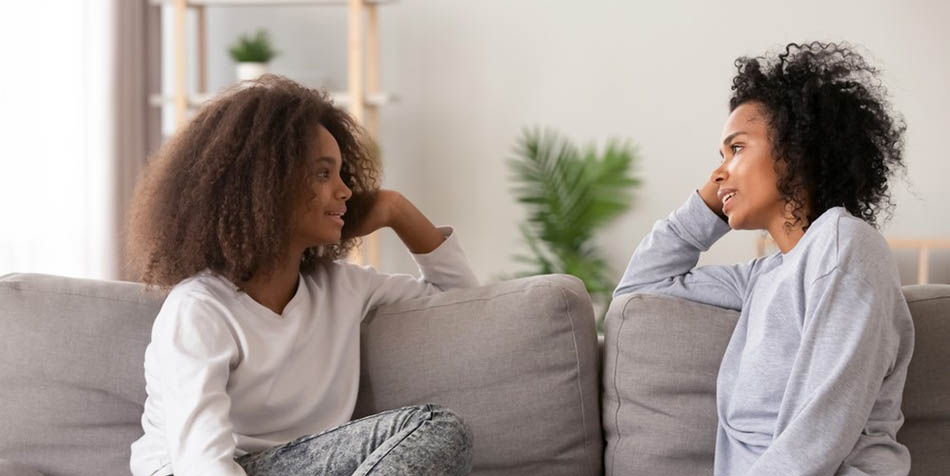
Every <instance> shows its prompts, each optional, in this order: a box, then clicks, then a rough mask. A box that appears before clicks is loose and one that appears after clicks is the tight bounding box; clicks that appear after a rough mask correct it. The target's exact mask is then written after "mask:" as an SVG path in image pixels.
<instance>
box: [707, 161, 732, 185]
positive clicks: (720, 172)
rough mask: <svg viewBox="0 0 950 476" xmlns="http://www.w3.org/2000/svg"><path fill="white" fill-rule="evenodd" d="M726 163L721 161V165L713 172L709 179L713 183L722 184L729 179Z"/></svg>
mask: <svg viewBox="0 0 950 476" xmlns="http://www.w3.org/2000/svg"><path fill="white" fill-rule="evenodd" d="M726 162H727V161H725V160H723V161H722V163H721V164H719V167H716V170H713V172H712V177H711V178H712V181H713V182H714V183H717V184H722V183H723V182H725V181H726V179H727V178H728V177H729V172H728V171H727V170H726Z"/></svg>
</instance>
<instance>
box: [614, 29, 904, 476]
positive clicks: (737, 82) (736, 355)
mask: <svg viewBox="0 0 950 476" xmlns="http://www.w3.org/2000/svg"><path fill="white" fill-rule="evenodd" d="M736 66H737V69H738V73H737V75H736V77H735V78H734V79H733V86H732V90H733V95H732V98H731V99H730V102H729V108H730V111H731V114H730V115H729V118H728V119H727V120H726V124H725V127H724V129H723V133H722V143H721V144H720V154H721V155H722V163H721V164H720V165H719V167H717V168H716V169H715V170H714V171H713V173H712V175H711V177H710V179H709V181H708V182H707V183H706V184H704V185H703V186H702V187H701V188H700V189H699V190H697V191H696V192H695V193H692V194H690V197H689V198H688V199H687V201H686V203H685V204H683V205H682V206H681V207H680V208H679V209H677V210H676V211H674V212H673V213H672V214H671V215H670V216H669V217H668V218H666V219H664V220H660V221H659V222H657V223H656V225H655V226H654V228H653V230H652V232H651V233H650V234H649V235H648V236H647V237H646V238H644V239H643V241H642V242H641V243H640V245H639V246H638V247H637V249H636V251H635V252H634V254H633V257H632V258H631V259H630V264H629V266H628V267H627V270H626V272H625V273H624V276H623V278H622V280H621V282H620V285H619V286H618V287H617V290H616V292H615V295H620V294H625V293H630V292H656V293H662V294H668V295H673V296H678V297H682V298H686V299H690V300H694V301H699V302H703V303H708V304H713V305H716V306H721V307H726V308H730V309H736V310H739V311H740V317H739V321H738V323H737V325H736V328H735V331H734V332H733V334H732V338H731V340H730V342H729V345H728V347H727V349H726V352H725V355H724V356H723V360H722V363H721V366H720V369H719V376H718V380H717V390H716V392H717V395H716V397H717V398H716V400H717V409H718V416H719V428H718V434H717V438H716V457H715V474H716V475H717V476H742V475H756V476H758V475H762V476H766V475H769V476H771V475H816V476H817V475H828V476H831V475H842V476H844V475H847V476H852V475H889V476H890V475H906V474H907V473H908V472H909V470H910V454H909V453H908V451H907V448H906V447H904V446H903V445H901V444H900V443H898V442H897V439H896V434H897V430H898V429H899V428H900V427H901V424H902V423H903V415H902V413H901V394H902V392H903V388H904V380H905V378H906V375H907V365H908V363H909V362H910V358H911V352H912V350H913V343H914V328H913V323H912V321H911V316H910V312H909V310H908V308H907V303H906V301H905V300H904V297H903V294H902V292H901V286H900V280H899V276H898V273H897V267H896V264H895V262H894V258H893V256H892V254H891V252H890V250H889V248H888V246H887V243H886V242H885V240H884V238H883V237H882V236H881V234H880V233H879V232H878V231H877V230H876V228H875V227H876V225H877V220H878V215H879V214H880V213H881V212H882V211H883V212H885V213H889V212H890V209H891V208H892V207H893V203H892V202H891V199H890V195H889V193H888V186H887V181H888V179H889V177H890V176H891V175H892V173H893V172H894V171H895V169H899V168H902V167H903V166H904V164H903V133H904V130H905V126H904V123H903V121H902V120H901V119H900V117H899V116H898V115H897V114H895V113H894V112H893V111H892V110H891V109H890V106H889V104H888V102H887V100H886V99H885V91H884V89H883V88H882V87H881V86H880V83H879V81H878V80H877V78H876V76H877V70H876V69H875V68H873V67H872V66H869V65H868V64H867V63H866V62H865V60H864V59H863V58H862V57H861V56H860V55H859V54H857V53H855V52H854V51H853V50H852V49H851V48H849V47H847V46H842V45H835V44H823V43H810V44H804V45H798V44H794V43H793V44H789V45H788V46H787V47H786V48H785V50H784V52H783V53H781V54H778V55H777V56H775V57H771V58H766V57H759V58H745V57H744V58H739V59H738V60H737V61H736ZM730 229H744V230H766V231H767V232H768V233H769V234H770V235H771V237H772V238H773V239H774V241H775V243H776V244H777V245H778V248H779V250H780V251H779V252H776V253H775V254H772V255H770V256H765V257H761V258H756V259H754V260H752V261H751V262H749V263H745V264H739V265H733V266H702V267H696V264H697V261H698V259H699V255H700V253H701V252H703V251H706V250H708V249H709V248H710V247H711V246H712V244H713V243H715V242H716V240H718V239H719V238H720V237H721V236H723V235H724V234H725V233H726V232H728V231H729V230H730Z"/></svg>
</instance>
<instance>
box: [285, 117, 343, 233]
mask: <svg viewBox="0 0 950 476" xmlns="http://www.w3.org/2000/svg"><path fill="white" fill-rule="evenodd" d="M307 160H308V161H309V163H308V166H309V167H310V168H311V171H310V180H309V183H308V185H309V187H307V188H305V190H304V194H303V196H302V197H301V200H300V204H299V205H298V207H297V211H296V213H295V219H294V232H293V238H292V241H293V242H294V244H295V245H299V246H302V247H305V248H309V247H312V246H320V245H329V244H333V243H337V242H339V241H340V236H341V232H342V230H343V215H344V213H345V212H346V201H347V200H349V199H350V197H351V196H352V194H353V193H352V192H351V191H350V189H349V187H347V186H346V184H345V183H344V182H343V178H342V177H341V176H340V167H342V164H343V161H342V155H341V154H340V146H339V144H337V142H336V139H334V138H333V135H332V134H330V131H328V130H327V129H326V128H325V127H323V126H320V127H319V129H318V131H317V134H315V136H314V141H313V142H312V143H311V147H310V156H309V157H308V158H307Z"/></svg>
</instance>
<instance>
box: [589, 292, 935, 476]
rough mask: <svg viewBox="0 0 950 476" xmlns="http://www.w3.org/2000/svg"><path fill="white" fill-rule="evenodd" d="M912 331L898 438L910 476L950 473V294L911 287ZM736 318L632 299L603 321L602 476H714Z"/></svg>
mask: <svg viewBox="0 0 950 476" xmlns="http://www.w3.org/2000/svg"><path fill="white" fill-rule="evenodd" d="M904 295H905V297H906V298H907V301H908V305H909V306H910V311H911V314H912V316H913V319H914V326H915V328H916V343H915V348H914V356H913V359H912V360H911V363H910V367H909V369H908V372H907V383H906V387H905V390H904V399H903V405H902V409H903V411H904V415H905V417H906V421H905V423H904V426H903V428H902V429H901V431H900V433H898V440H899V441H900V442H902V443H903V444H905V445H907V447H908V448H909V449H910V452H911V457H912V461H913V462H912V468H911V475H920V476H923V475H931V474H942V472H944V471H946V468H948V467H950V452H948V451H947V449H948V448H950V398H948V395H950V372H947V362H950V346H948V345H947V342H950V286H948V285H927V286H906V287H904ZM737 320H738V313H737V312H734V311H729V310H725V309H720V308H717V307H713V306H707V305H704V304H698V303H694V302H690V301H686V300H683V299H677V298H673V297H668V296H661V295H650V294H628V295H623V296H620V297H618V298H617V299H614V301H613V302H612V303H611V305H610V309H609V311H608V314H607V321H606V339H605V342H604V372H603V401H604V405H603V422H604V425H603V426H604V436H605V439H606V448H605V452H604V463H605V468H606V474H607V475H608V476H611V475H625V476H626V475H630V476H647V475H664V476H679V475H683V476H686V475H702V474H710V475H711V474H713V456H714V451H715V440H716V424H717V421H716V404H715V402H716V375H717V373H718V370H719V362H720V361H721V360H722V355H723V353H725V350H726V345H727V344H728V342H729V338H730V336H731V335H732V330H733V328H734V327H735V323H736V321H737Z"/></svg>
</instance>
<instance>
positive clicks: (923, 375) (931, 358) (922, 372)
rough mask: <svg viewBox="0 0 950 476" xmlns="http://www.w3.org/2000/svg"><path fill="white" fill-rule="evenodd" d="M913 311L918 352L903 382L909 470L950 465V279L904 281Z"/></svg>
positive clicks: (940, 470)
mask: <svg viewBox="0 0 950 476" xmlns="http://www.w3.org/2000/svg"><path fill="white" fill-rule="evenodd" d="M904 297H906V298H907V304H908V305H909V306H910V313H911V315H912V316H914V331H915V342H914V356H913V357H912V358H911V361H910V366H908V368H907V383H906V384H905V385H904V400H903V402H902V403H901V410H903V412H904V418H906V420H904V426H903V427H901V430H900V431H899V432H898V433H897V440H898V441H900V442H901V443H903V444H905V445H907V447H908V448H909V449H910V456H911V465H910V466H911V467H910V474H911V476H929V475H934V474H947V472H948V471H950V469H948V468H950V285H937V284H931V285H913V286H904Z"/></svg>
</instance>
